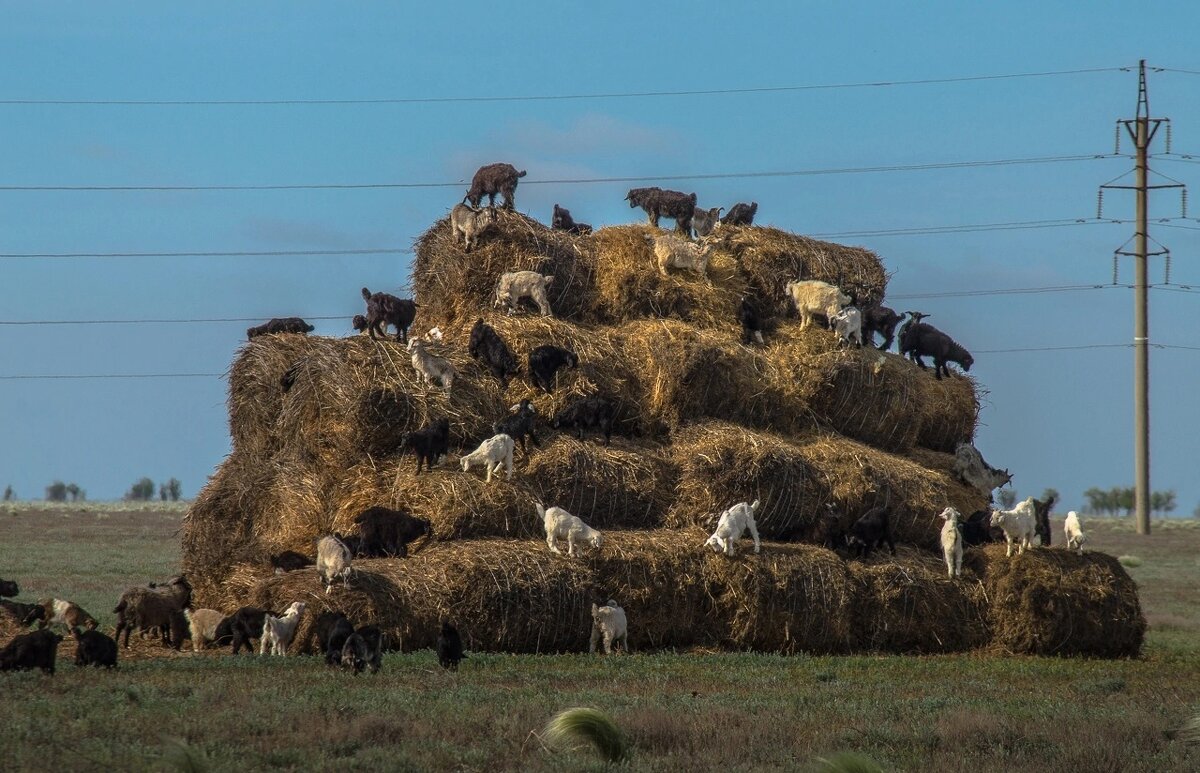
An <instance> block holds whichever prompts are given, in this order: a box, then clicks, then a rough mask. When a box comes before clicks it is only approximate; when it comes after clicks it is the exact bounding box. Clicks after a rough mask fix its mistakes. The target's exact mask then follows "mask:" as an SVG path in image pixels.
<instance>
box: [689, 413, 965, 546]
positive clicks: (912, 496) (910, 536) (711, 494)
mask: <svg viewBox="0 0 1200 773" xmlns="http://www.w3.org/2000/svg"><path fill="white" fill-rule="evenodd" d="M671 455H672V457H673V458H674V460H675V462H676V463H677V464H678V465H679V468H680V481H679V485H678V487H677V496H676V499H675V503H674V504H673V505H672V507H671V509H670V510H669V511H668V513H667V516H666V519H665V524H666V525H667V526H668V527H672V528H680V527H684V526H693V525H696V526H700V527H702V528H705V529H710V530H711V529H713V528H715V527H716V523H717V516H718V515H719V514H720V512H721V511H722V510H724V509H725V508H727V507H729V506H731V505H733V504H736V503H737V502H742V501H747V502H751V501H753V500H755V499H759V500H760V501H761V504H760V505H759V510H758V512H757V513H756V514H755V521H756V522H757V524H758V530H759V533H760V534H762V535H764V536H767V537H769V538H771V539H783V540H803V541H815V540H816V539H818V538H819V525H820V521H821V518H822V517H823V516H824V514H825V512H826V511H825V504H826V503H832V504H833V505H834V507H835V508H836V510H837V512H838V513H840V514H841V516H842V519H843V523H842V525H843V526H845V527H848V526H849V525H850V524H851V523H852V522H853V521H854V520H855V519H856V518H857V517H858V516H860V515H862V514H863V513H864V512H866V511H867V510H869V509H870V508H872V507H877V506H886V507H888V508H889V509H890V512H891V516H892V531H893V534H894V536H895V538H896V540H897V541H898V542H903V543H907V544H912V545H915V546H918V547H922V548H925V549H930V550H934V549H936V547H937V544H938V534H939V533H940V530H941V521H939V520H938V519H937V515H938V514H939V513H941V512H942V510H943V509H944V508H946V507H948V506H953V507H956V508H958V509H959V510H960V511H962V512H964V513H970V512H973V511H974V510H976V509H978V508H979V507H981V506H982V505H983V503H984V501H985V500H984V499H983V497H982V495H980V494H979V493H978V492H976V491H974V490H973V489H970V488H968V487H967V486H964V485H963V484H961V483H959V482H957V481H955V480H952V479H951V478H950V477H949V476H948V475H946V474H945V473H942V472H940V471H933V470H928V469H925V468H923V467H921V466H920V465H918V464H917V463H915V462H913V461H910V460H908V459H905V458H903V457H899V456H895V455H892V454H887V453H883V452H881V451H878V450H875V449H873V448H871V447H869V446H865V445H862V444H860V443H856V442H854V441H851V440H847V439H845V438H841V437H838V436H834V435H819V434H813V435H808V436H804V437H802V438H797V439H794V440H793V439H787V438H784V437H781V436H779V435H775V434H772V433H766V432H758V431H753V430H748V429H745V428H744V427H740V426H737V425H734V424H727V423H723V422H711V423H706V424H698V425H695V426H692V427H688V428H686V429H684V430H682V431H680V432H679V433H677V435H676V436H675V437H674V439H673V442H672V445H671Z"/></svg>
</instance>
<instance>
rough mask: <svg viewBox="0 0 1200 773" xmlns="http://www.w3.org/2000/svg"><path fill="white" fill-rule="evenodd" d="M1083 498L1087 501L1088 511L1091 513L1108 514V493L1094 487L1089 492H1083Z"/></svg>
mask: <svg viewBox="0 0 1200 773" xmlns="http://www.w3.org/2000/svg"><path fill="white" fill-rule="evenodd" d="M1083 498H1084V499H1086V500H1087V503H1088V504H1087V509H1088V512H1089V513H1106V512H1108V508H1107V505H1108V502H1107V501H1106V500H1107V498H1108V492H1106V491H1104V490H1103V489H1099V488H1096V487H1095V486H1092V487H1091V488H1090V489H1088V490H1087V491H1085V492H1083Z"/></svg>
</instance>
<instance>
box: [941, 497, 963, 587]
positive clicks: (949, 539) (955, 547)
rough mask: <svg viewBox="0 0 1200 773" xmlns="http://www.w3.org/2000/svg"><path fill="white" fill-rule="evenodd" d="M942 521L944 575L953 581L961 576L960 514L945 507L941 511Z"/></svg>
mask: <svg viewBox="0 0 1200 773" xmlns="http://www.w3.org/2000/svg"><path fill="white" fill-rule="evenodd" d="M942 519H943V520H944V521H945V523H944V524H942V555H943V556H945V558H946V573H947V575H949V577H950V579H954V577H955V576H956V575H961V574H962V553H963V538H962V532H960V531H959V529H958V524H959V522H960V521H961V520H962V513H960V512H958V511H957V510H955V509H954V508H953V507H947V508H946V509H945V510H943V511H942Z"/></svg>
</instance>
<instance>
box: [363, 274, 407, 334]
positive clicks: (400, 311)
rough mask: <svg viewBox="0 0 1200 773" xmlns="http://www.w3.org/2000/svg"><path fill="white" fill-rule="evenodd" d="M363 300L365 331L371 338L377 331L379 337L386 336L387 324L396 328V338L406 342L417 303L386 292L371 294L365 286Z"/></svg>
mask: <svg viewBox="0 0 1200 773" xmlns="http://www.w3.org/2000/svg"><path fill="white" fill-rule="evenodd" d="M362 297H363V300H364V301H366V302H367V331H368V332H369V333H370V334H371V340H374V339H375V334H376V333H378V334H379V337H380V338H386V337H387V326H388V325H393V326H394V327H395V328H396V340H397V341H401V342H403V343H405V344H407V343H408V328H409V327H410V326H411V325H412V323H413V320H414V319H416V317H417V304H415V303H413V302H412V301H411V300H409V299H408V298H397V297H396V296H394V295H390V294H388V293H374V294H372V293H371V291H370V290H368V289H367V288H365V287H364V288H363V289H362Z"/></svg>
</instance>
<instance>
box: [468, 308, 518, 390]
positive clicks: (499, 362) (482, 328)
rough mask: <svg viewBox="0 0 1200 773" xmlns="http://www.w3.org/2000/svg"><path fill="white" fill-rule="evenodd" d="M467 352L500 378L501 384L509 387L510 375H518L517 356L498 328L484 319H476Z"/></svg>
mask: <svg viewBox="0 0 1200 773" xmlns="http://www.w3.org/2000/svg"><path fill="white" fill-rule="evenodd" d="M467 353H468V354H470V355H471V356H472V357H473V358H475V359H476V360H479V361H480V362H481V363H483V366H484V367H486V368H487V369H488V370H489V371H491V373H492V375H493V376H495V377H496V378H497V379H499V380H500V385H501V386H503V387H505V388H508V378H509V376H513V375H516V374H517V372H518V371H519V370H520V368H519V367H518V366H517V358H516V357H514V356H513V353H512V350H511V349H509V348H508V344H506V343H504V339H503V338H501V337H500V334H499V333H497V332H496V329H495V328H493V327H492V326H491V325H489V324H487V323H486V322H484V321H483V320H482V319H477V320H475V326H474V327H472V328H471V340H470V342H469V343H468V344H467Z"/></svg>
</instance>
